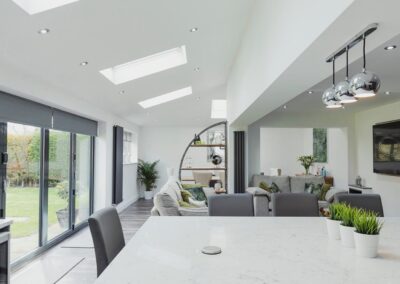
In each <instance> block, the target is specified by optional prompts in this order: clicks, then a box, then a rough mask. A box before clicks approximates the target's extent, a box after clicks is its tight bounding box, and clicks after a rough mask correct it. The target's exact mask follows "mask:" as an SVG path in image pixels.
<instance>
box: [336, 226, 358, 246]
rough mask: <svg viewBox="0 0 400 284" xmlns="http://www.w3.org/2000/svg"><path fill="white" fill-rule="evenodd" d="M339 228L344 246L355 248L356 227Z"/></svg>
mask: <svg viewBox="0 0 400 284" xmlns="http://www.w3.org/2000/svg"><path fill="white" fill-rule="evenodd" d="M339 228H340V239H341V241H342V245H343V246H344V247H347V248H354V230H355V229H354V227H346V226H343V225H340V226H339Z"/></svg>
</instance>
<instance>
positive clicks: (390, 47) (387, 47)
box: [384, 45, 397, 50]
mask: <svg viewBox="0 0 400 284" xmlns="http://www.w3.org/2000/svg"><path fill="white" fill-rule="evenodd" d="M396 47H397V46H396V45H388V46H385V48H384V49H385V50H393V49H395V48H396Z"/></svg>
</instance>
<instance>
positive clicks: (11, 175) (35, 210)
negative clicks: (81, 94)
mask: <svg viewBox="0 0 400 284" xmlns="http://www.w3.org/2000/svg"><path fill="white" fill-rule="evenodd" d="M7 144H8V145H7V152H8V164H7V196H6V216H7V217H9V218H12V219H13V220H14V224H13V225H12V226H11V260H12V261H14V260H15V259H17V258H19V257H21V256H24V255H25V254H27V253H29V252H30V251H32V250H33V249H35V248H36V247H38V243H39V177H40V174H39V173H40V128H37V127H33V126H27V125H21V124H15V123H8V124H7Z"/></svg>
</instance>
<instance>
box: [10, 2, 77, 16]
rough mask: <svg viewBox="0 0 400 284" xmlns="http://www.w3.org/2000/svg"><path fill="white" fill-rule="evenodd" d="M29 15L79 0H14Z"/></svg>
mask: <svg viewBox="0 0 400 284" xmlns="http://www.w3.org/2000/svg"><path fill="white" fill-rule="evenodd" d="M12 1H14V3H15V4H17V5H18V6H19V7H21V8H22V9H23V10H25V12H27V13H28V14H29V15H33V14H37V13H40V12H44V11H47V10H51V9H54V8H58V7H61V6H64V5H67V4H70V3H73V2H78V1H79V0H12Z"/></svg>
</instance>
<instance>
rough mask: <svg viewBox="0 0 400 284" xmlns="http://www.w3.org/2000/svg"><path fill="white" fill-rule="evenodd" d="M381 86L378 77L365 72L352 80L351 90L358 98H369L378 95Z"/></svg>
mask: <svg viewBox="0 0 400 284" xmlns="http://www.w3.org/2000/svg"><path fill="white" fill-rule="evenodd" d="M380 86H381V80H380V79H379V77H378V75H376V74H374V73H372V72H369V71H366V70H363V71H362V72H361V73H358V74H356V75H354V76H353V78H351V81H350V88H351V91H352V92H353V93H354V96H355V97H356V98H368V97H373V96H375V95H376V94H377V92H378V90H379V88H380Z"/></svg>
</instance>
